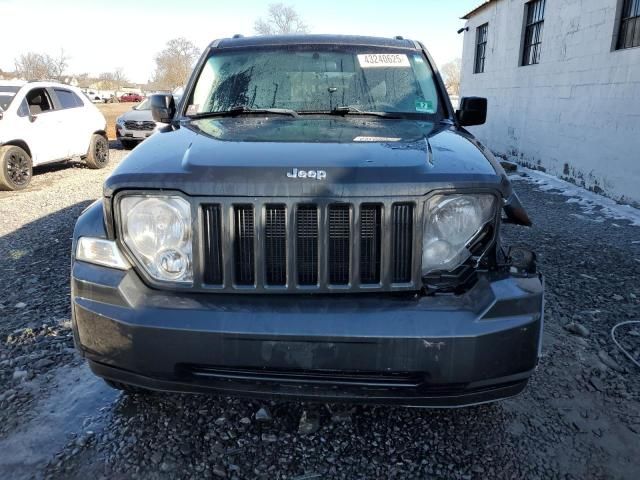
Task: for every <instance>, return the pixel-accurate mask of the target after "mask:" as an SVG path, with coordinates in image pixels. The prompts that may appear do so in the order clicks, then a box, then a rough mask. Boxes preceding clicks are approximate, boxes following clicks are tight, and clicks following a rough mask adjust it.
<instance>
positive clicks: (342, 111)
mask: <svg viewBox="0 0 640 480" xmlns="http://www.w3.org/2000/svg"><path fill="white" fill-rule="evenodd" d="M298 113H300V114H301V115H302V114H325V115H327V114H328V115H342V116H345V115H367V116H373V117H382V118H402V117H401V116H400V115H398V114H396V113H393V112H370V111H365V110H360V109H359V108H358V107H354V106H353V105H340V106H338V107H335V108H334V109H333V110H316V111H309V110H305V111H302V112H298Z"/></svg>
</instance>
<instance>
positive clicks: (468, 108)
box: [456, 97, 487, 127]
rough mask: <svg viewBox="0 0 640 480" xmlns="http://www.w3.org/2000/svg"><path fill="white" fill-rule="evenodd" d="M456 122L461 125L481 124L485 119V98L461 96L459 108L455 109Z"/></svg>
mask: <svg viewBox="0 0 640 480" xmlns="http://www.w3.org/2000/svg"><path fill="white" fill-rule="evenodd" d="M456 117H457V118H458V122H459V123H460V125H462V126H463V127H468V126H471V125H482V124H483V123H484V122H486V121H487V99H486V98H482V97H462V98H461V99H460V110H457V111H456Z"/></svg>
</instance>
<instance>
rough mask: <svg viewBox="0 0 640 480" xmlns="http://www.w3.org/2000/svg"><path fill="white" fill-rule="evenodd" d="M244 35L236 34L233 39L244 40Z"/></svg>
mask: <svg viewBox="0 0 640 480" xmlns="http://www.w3.org/2000/svg"><path fill="white" fill-rule="evenodd" d="M243 37H244V35H242V34H241V33H236V34H235V35H234V36H233V37H232V38H243Z"/></svg>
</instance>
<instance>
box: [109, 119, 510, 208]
mask: <svg viewBox="0 0 640 480" xmlns="http://www.w3.org/2000/svg"><path fill="white" fill-rule="evenodd" d="M293 169H297V170H298V171H300V170H305V171H308V170H314V171H317V170H323V171H324V172H326V177H325V178H323V179H321V180H320V179H317V178H298V177H296V178H291V176H288V175H287V173H292V172H293ZM479 187H481V188H493V189H496V190H500V191H502V192H503V195H505V196H507V194H510V184H509V181H508V179H507V177H506V175H505V174H504V170H503V169H502V167H500V165H499V164H498V163H497V162H496V161H495V160H494V159H493V156H492V155H491V154H490V152H488V151H487V150H485V149H484V147H483V146H482V145H480V144H479V143H478V142H476V140H475V139H474V138H473V137H472V136H470V135H468V134H465V133H464V132H460V131H458V130H456V129H455V127H454V126H453V125H451V124H448V123H443V124H433V123H429V122H420V121H413V120H390V119H376V118H370V117H366V118H363V117H358V118H356V117H347V118H342V117H330V118H327V117H326V116H324V117H300V118H291V117H276V118H265V117H236V118H221V119H220V118H218V119H202V120H196V121H191V122H183V123H182V124H181V125H180V126H177V127H176V126H173V127H167V128H164V129H161V130H160V131H158V132H157V133H156V134H154V135H152V136H151V137H150V138H149V139H148V140H146V141H145V142H144V143H143V144H142V145H140V146H139V147H137V148H136V149H135V150H133V151H132V152H131V153H130V154H129V155H128V156H127V158H126V159H125V160H124V161H123V162H122V163H121V164H120V165H119V166H118V168H117V169H116V170H115V171H114V172H113V173H112V175H111V176H110V177H109V178H108V179H107V180H106V182H105V190H104V193H105V196H107V197H109V196H111V195H113V194H114V193H115V192H116V191H118V190H122V189H151V190H158V189H163V190H178V191H181V192H184V193H185V194H187V195H202V196H210V195H213V196H239V197H257V196H268V197H278V196H282V197H288V196H294V197H307V196H308V197H349V196H369V197H371V196H374V197H382V196H402V195H410V196H418V195H424V194H426V193H427V192H428V191H430V190H433V189H436V188H447V189H449V188H479Z"/></svg>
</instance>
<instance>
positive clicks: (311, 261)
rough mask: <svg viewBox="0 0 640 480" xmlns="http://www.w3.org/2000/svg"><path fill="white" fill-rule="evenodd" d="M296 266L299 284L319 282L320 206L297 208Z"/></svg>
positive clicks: (300, 206)
mask: <svg viewBox="0 0 640 480" xmlns="http://www.w3.org/2000/svg"><path fill="white" fill-rule="evenodd" d="M296 267H297V275H298V284H299V285H316V284H317V283H318V207H317V206H316V205H308V204H307V205H304V204H303V205H299V206H298V209H297V210H296Z"/></svg>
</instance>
